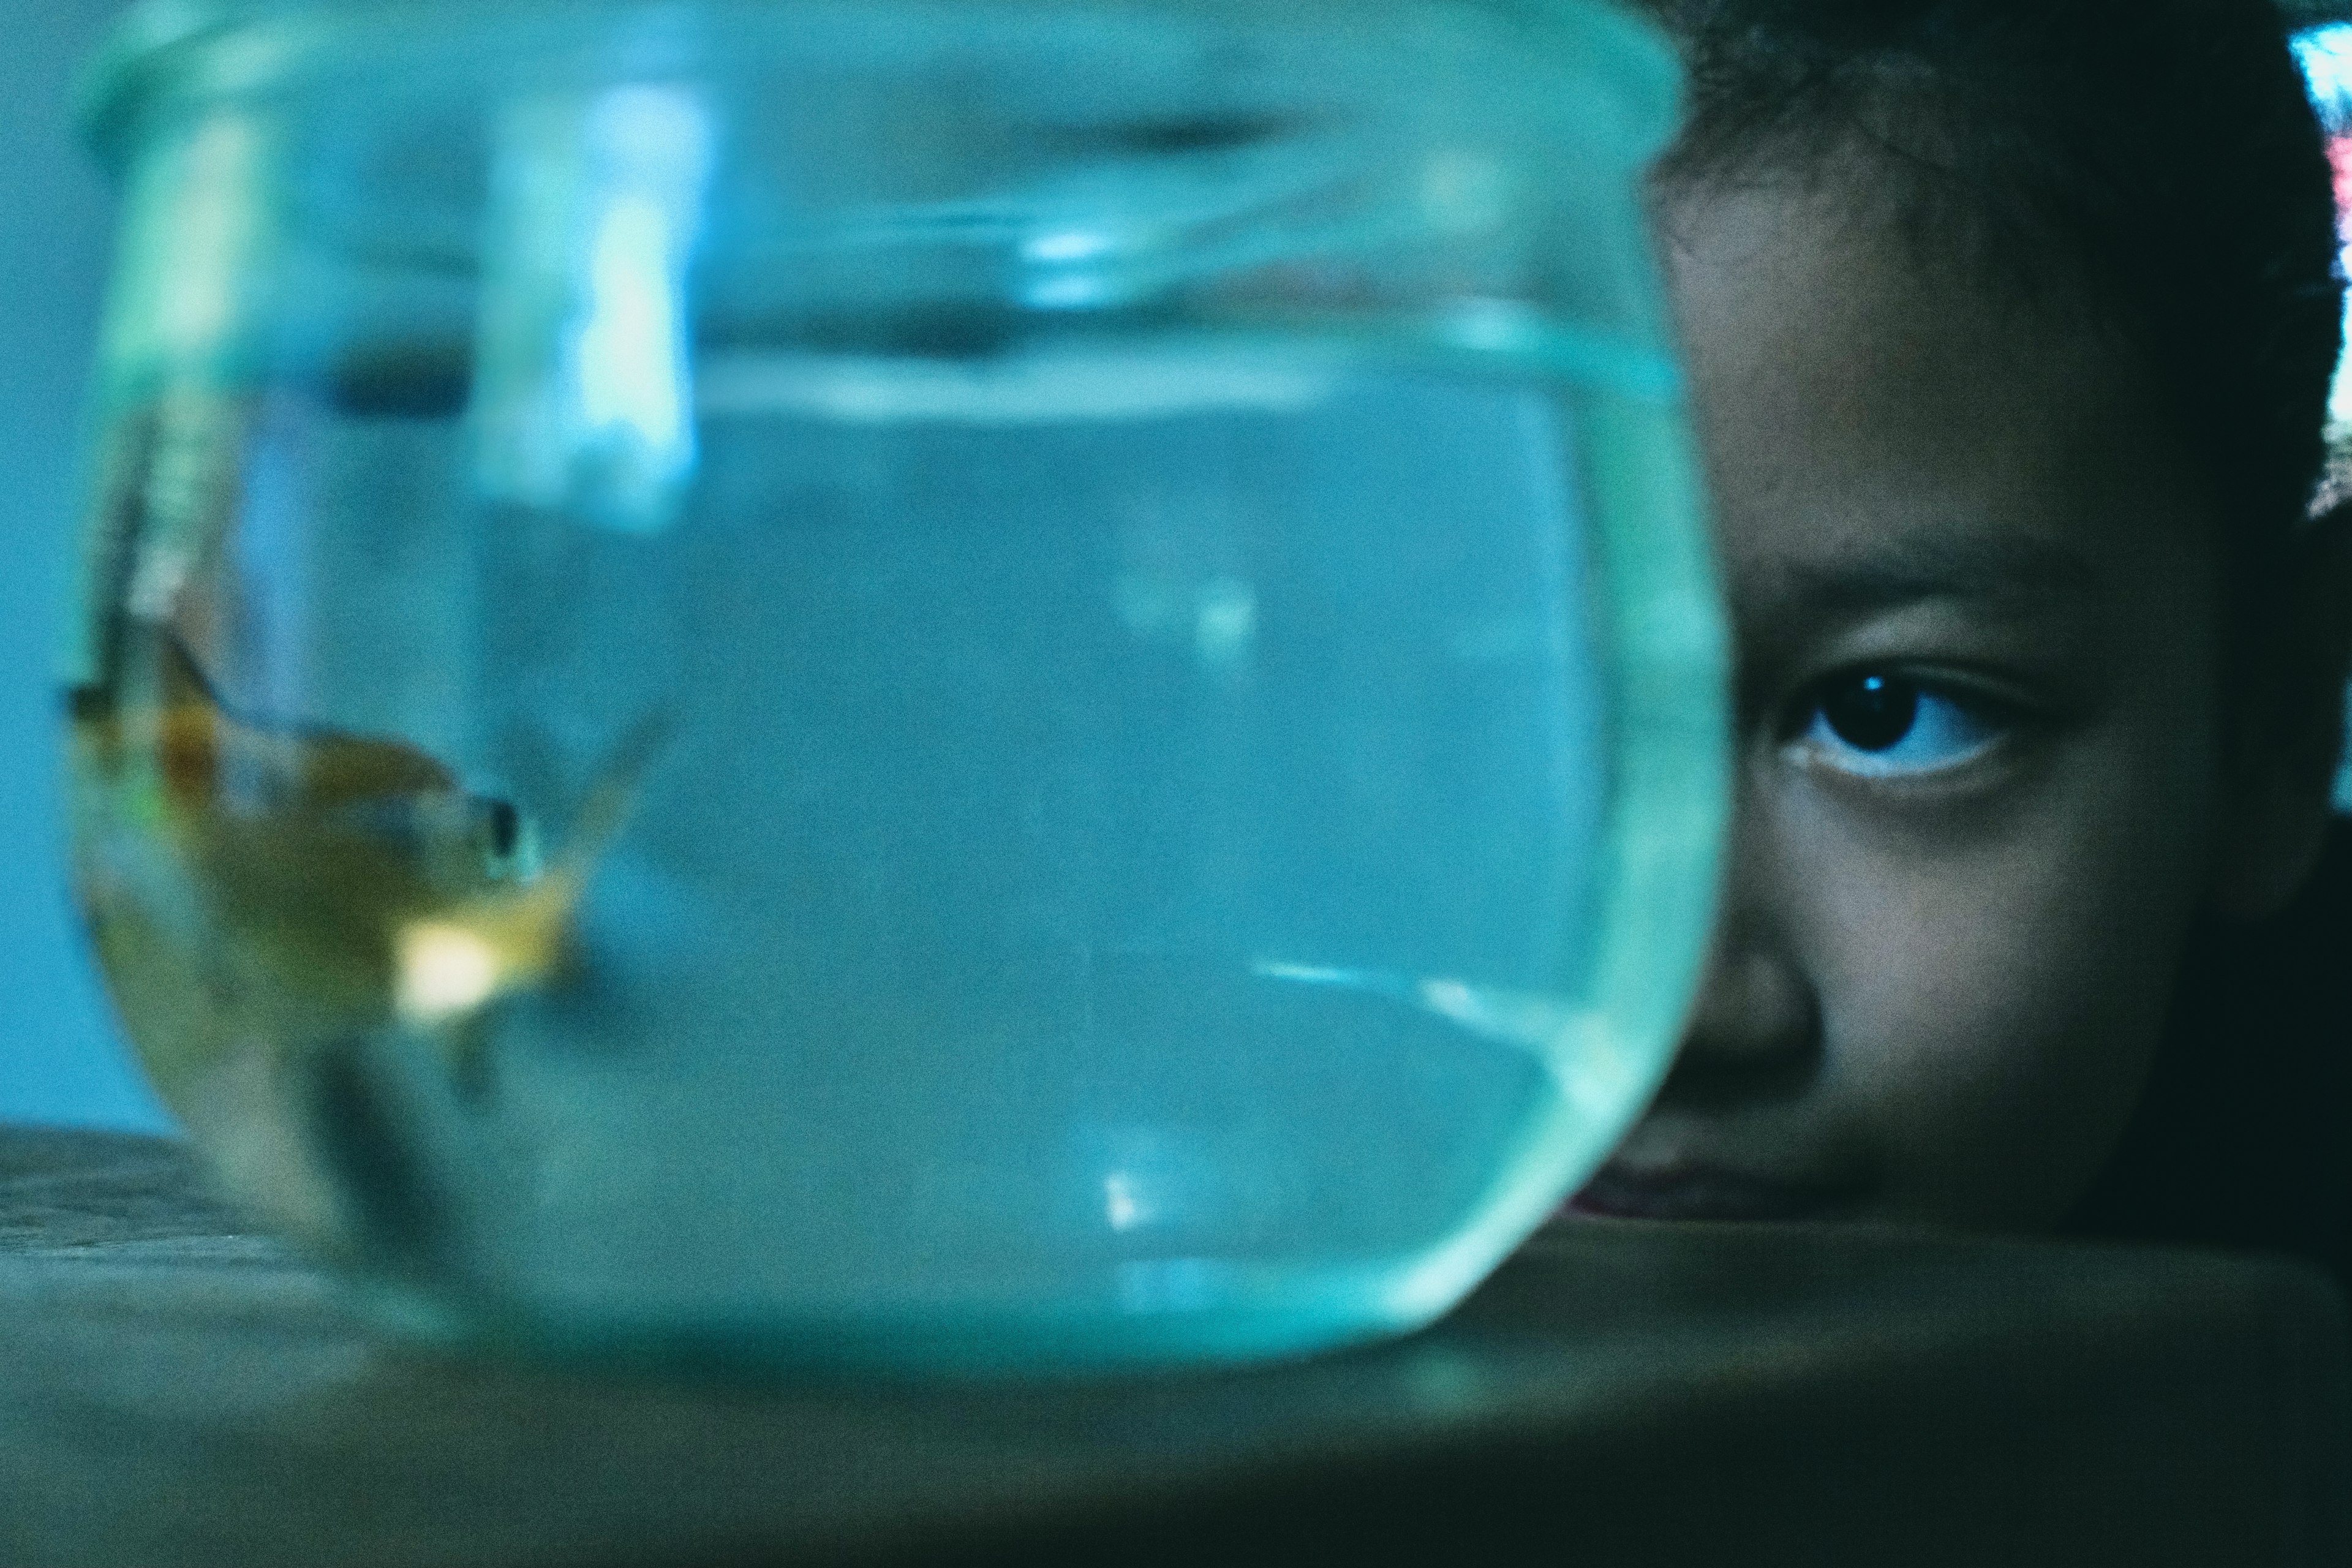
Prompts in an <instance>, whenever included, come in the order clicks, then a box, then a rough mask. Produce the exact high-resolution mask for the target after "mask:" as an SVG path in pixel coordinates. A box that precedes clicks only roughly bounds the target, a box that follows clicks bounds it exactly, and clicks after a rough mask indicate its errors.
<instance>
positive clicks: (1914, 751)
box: [1798, 670, 2009, 777]
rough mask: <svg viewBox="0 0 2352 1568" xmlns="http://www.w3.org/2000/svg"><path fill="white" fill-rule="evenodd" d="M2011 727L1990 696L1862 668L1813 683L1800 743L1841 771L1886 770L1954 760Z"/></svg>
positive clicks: (1875, 773)
mask: <svg viewBox="0 0 2352 1568" xmlns="http://www.w3.org/2000/svg"><path fill="white" fill-rule="evenodd" d="M2008 730H2009V726H2008V725H2007V724H2006V723H2004V722H2003V721H2002V720H2001V719H2000V715H1999V714H1998V713H1996V712H1995V711H1993V710H1992V708H1991V705H1990V704H1989V703H1986V702H1982V701H1977V700H1969V699H1968V698H1963V697H1958V696H1955V695H1954V694H1952V693H1950V692H1948V691H1945V690H1941V689H1937V688H1936V687H1934V686H1930V685H1928V684H1927V683H1925V682H1922V681H1918V680H1914V679H1906V678H1905V677H1903V676H1899V675H1887V674H1885V673H1882V672H1876V671H1869V670H1864V671H1858V672H1855V673H1853V674H1850V675H1841V676H1836V677H1833V678H1832V679H1830V680H1828V681H1826V682H1824V683H1823V684H1822V685H1821V686H1820V687H1818V688H1816V689H1815V690H1814V693H1813V698H1812V703H1811V708H1810V710H1808V711H1807V712H1806V713H1805V715H1804V727H1803V729H1802V731H1801V733H1800V735H1799V736H1798V744H1800V745H1801V746H1804V747H1806V748H1807V749H1809V750H1810V751H1811V752H1814V753H1815V755H1816V757H1817V758H1818V759H1819V760H1820V761H1822V762H1824V763H1827V764H1828V765H1830V766H1831V767H1833V768H1837V769H1840V770H1842V771H1843V772H1845V773H1860V774H1864V775H1866V776H1869V777H1885V776H1888V775H1892V774H1901V773H1934V772H1937V770H1939V769H1943V768H1951V767H1958V765H1959V764H1960V763H1965V762H1968V761H1969V760H1971V759H1972V758H1974V757H1976V756H1977V755H1978V754H1979V753H1980V752H1983V751H1985V750H1986V749H1987V748H1988V747H1990V746H1991V745H1992V744H1993V743H1994V742H1997V741H1999V740H2000V738H2001V737H2002V736H2003V735H2004V734H2006V733H2007V732H2008Z"/></svg>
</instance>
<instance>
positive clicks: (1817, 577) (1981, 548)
mask: <svg viewBox="0 0 2352 1568" xmlns="http://www.w3.org/2000/svg"><path fill="white" fill-rule="evenodd" d="M1766 581H1767V584H1768V585H1769V589H1770V592H1771V596H1772V598H1773V599H1774V600H1775V601H1776V602H1778V603H1780V604H1782V605H1788V606H1790V607H1792V608H1801V609H1803V610H1805V611H1808V612H1811V613H1813V614H1820V615H1857V614H1864V613H1867V612H1869V611H1874V610H1885V609H1892V608H1894V607H1895V606H1897V605H1911V604H1917V603H1919V602H1921V601H1923V600H1930V599H1965V600H1974V601H1979V602H1986V603H1992V604H1999V605H2004V606H2008V607H2014V608H2018V609H2027V608H2032V607H2033V606H2034V605H2037V604H2038V603H2040V602H2043V601H2049V600H2064V599H2079V598H2082V597H2085V596H2087V595H2094V594H2096V593H2097V592H2098V591H2099V589H2100V587H2101V585H2102V578H2101V574H2100V573H2099V570H2098V568H2097V567H2096V566H2095V565H2094V564H2093V563H2092V562H2091V560H2090V558H2089V557H2088V556H2086V555H2084V554H2083V553H2082V552H2079V551H2077V550H2074V549H2073V548H2071V547H2069V546H2067V545H2063V544H2058V543H2054V542H2051V541H2048V540H2042V539H2032V538H2020V537H2008V538H2000V539H1989V538H1986V537H1984V536H1983V535H1981V534H1969V533H1964V532H1958V531H1955V532H1950V533H1937V532H1919V533H1914V534H1910V535H1906V536H1905V537H1903V538H1900V539H1892V540H1882V541H1874V542H1872V544H1871V545H1870V546H1869V547H1868V548H1867V549H1865V550H1862V551H1857V552H1853V553H1851V554H1847V555H1842V556H1837V557H1834V558H1830V559H1824V560H1820V561H1802V560H1800V561H1786V562H1781V563H1776V564H1775V566H1774V568H1773V570H1772V571H1771V573H1770V574H1769V577H1768V578H1767V579H1766Z"/></svg>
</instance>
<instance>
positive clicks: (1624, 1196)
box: [1560, 1165, 1861, 1220]
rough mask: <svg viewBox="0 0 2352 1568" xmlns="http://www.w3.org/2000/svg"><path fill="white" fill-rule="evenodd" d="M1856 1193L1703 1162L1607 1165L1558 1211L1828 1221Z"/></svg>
mask: <svg viewBox="0 0 2352 1568" xmlns="http://www.w3.org/2000/svg"><path fill="white" fill-rule="evenodd" d="M1860 1196H1861V1191H1860V1188H1859V1186H1858V1185H1857V1184H1853V1183H1848V1182H1832V1181H1793V1182H1792V1181H1783V1180H1780V1179H1776V1178H1772V1177H1766V1176H1755V1175H1748V1174H1746V1173H1740V1172H1736V1171H1726V1170H1720V1169H1717V1168H1715V1167H1712V1166H1704V1165H1679V1166H1673V1167H1669V1168H1666V1169H1664V1170H1657V1171H1635V1170H1628V1169H1625V1168H1623V1167H1622V1166H1618V1165H1608V1166H1604V1167H1603V1168H1602V1169H1601V1172H1600V1173H1598V1174H1597V1175H1595V1176H1594V1177H1593V1178H1592V1179H1591V1181H1590V1182H1587V1183H1586V1184H1584V1186H1583V1188H1582V1190H1580V1191H1579V1192H1578V1193H1577V1194H1576V1195H1575V1196H1573V1197H1571V1198H1570V1199H1569V1200H1568V1202H1567V1203H1566V1204H1565V1205H1562V1206H1561V1209H1560V1213H1561V1215H1562V1217H1568V1216H1570V1215H1601V1216H1604V1217H1607V1218H1611V1219H1716V1220H1742V1219H1751V1220H1752V1219H1829V1218H1833V1217H1835V1216H1836V1215H1838V1214H1839V1213H1840V1212H1842V1211H1843V1210H1847V1209H1850V1208H1851V1207H1853V1204H1854V1202H1855V1200H1856V1199H1858V1198H1859V1197H1860Z"/></svg>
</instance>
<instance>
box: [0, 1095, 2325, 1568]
mask: <svg viewBox="0 0 2352 1568" xmlns="http://www.w3.org/2000/svg"><path fill="white" fill-rule="evenodd" d="M2347 1481H2352V1399H2348V1398H2347V1327H2346V1321H2345V1312H2344V1309H2343V1303H2342V1302H2341V1300H2339V1298H2338V1297H2337V1295H2336V1292H2335V1291H2334V1289H2332V1288H2331V1287H2330V1286H2328V1285H2327V1284H2326V1283H2325V1282H2324V1281H2323V1280H2321V1279H2319V1278H2318V1277H2317V1276H2315V1275H2314V1274H2311V1273H2308V1272H2306V1271H2305V1270H2303V1269H2301V1268H2296V1267H2294V1266H2292V1265H2289V1264H2284V1263H2278V1262H2271V1261H2266V1260H2260V1259H2252V1260H2249V1259H2230V1258H2217V1257H2210V1256H2206V1255H2201V1254H2196V1253H2188V1252H2160V1251H2146V1250H2130V1249H2122V1248H2098V1247H2066V1246H2057V1245H2043V1244H2034V1243H2021V1242H1991V1241H1970V1240H1956V1239H1949V1238H1939V1237H1915V1236H1904V1235H1898V1234H1894V1233H1877V1234H1871V1233H1860V1232H1841V1231H1837V1230H1833V1229H1830V1228H1825V1227H1807V1226H1696V1227H1685V1226H1615V1225H1611V1226H1589V1227H1579V1228H1578V1229H1577V1230H1576V1231H1574V1232H1572V1233H1570V1234H1568V1235H1565V1236H1560V1237H1550V1238H1548V1239H1544V1240H1541V1241H1539V1242H1538V1243H1537V1244H1536V1245H1534V1246H1533V1247H1529V1248H1528V1250H1527V1251H1526V1252H1525V1253H1523V1254H1522V1255H1521V1256H1520V1257H1519V1258H1517V1260H1515V1261H1514V1262H1513V1263H1511V1264H1510V1265H1509V1266H1508V1267H1507V1268H1505V1269H1504V1270H1503V1271H1502V1272H1501V1273H1500V1274H1499V1275H1497V1276H1496V1279H1494V1280H1493V1281H1491V1282H1490V1283H1489V1284H1488V1285H1487V1286H1486V1289H1483V1290H1482V1291H1481V1292H1479V1293H1478V1294H1477V1295H1476V1296H1475V1297H1474V1298H1473V1299H1472V1300H1470V1302H1469V1303H1468V1304H1467V1305H1466V1306H1465V1307H1464V1308H1463V1309H1462V1310H1460V1311H1458V1312H1456V1313H1455V1314H1454V1316H1453V1317H1452V1318H1450V1319H1449V1320H1447V1321H1445V1322H1444V1323H1443V1324H1441V1325H1440V1326H1439V1327H1438V1328H1436V1329H1435V1330H1433V1331H1430V1332H1428V1333H1425V1334H1423V1335H1421V1336H1419V1337H1417V1338H1415V1339H1412V1340H1409V1341H1406V1342H1401V1343H1397V1344H1391V1345H1387V1346H1382V1347H1380V1348H1377V1349H1373V1350H1368V1351H1359V1352H1349V1353H1346V1354H1342V1355H1338V1356H1333V1357H1328V1358H1326V1359H1323V1360H1319V1361H1311V1362H1307V1363H1300V1364H1296V1365H1290V1366H1283V1367H1276V1368H1272V1369H1263V1370H1258V1371H1254V1372H1247V1373H1213V1374H1192V1375H1186V1376H1162V1377H1154V1378H1145V1379H1130V1380H1125V1381H1114V1382H1100V1383H1092V1384H1072V1385H1062V1386H1043V1387H1040V1386H999V1387H993V1388H991V1387H940V1386H919V1385H909V1384H898V1385H888V1384H883V1385H872V1384H849V1383H839V1382H836V1383H831V1384H819V1383H803V1384H768V1385H765V1386H730V1385H725V1384H716V1383H701V1384H697V1383H692V1382H677V1381H663V1380H660V1379H657V1378H654V1377H650V1376H644V1375H623V1374H615V1373H604V1374H597V1373H588V1372H582V1371H578V1370H567V1369H562V1368H553V1367H547V1366H526V1365H511V1364H502V1363H494V1362H469V1361H465V1360H460V1359H454V1358H451V1357H449V1356H447V1355H446V1354H438V1353H435V1352H426V1351H423V1350H420V1349H416V1348H414V1347H409V1346H405V1345H400V1344H394V1343H387V1342H382V1341H380V1340H379V1339H377V1338H375V1337H373V1336H372V1335H371V1334H370V1333H369V1332H368V1331H365V1330H363V1329H362V1327H361V1326H359V1325H358V1324H357V1323H355V1322H354V1321H352V1318H351V1317H350V1316H349V1315H348V1314H347V1313H346V1312H345V1311H344V1310H343V1309H342V1308H341V1305H340V1303H339V1300H338V1297H337V1295H336V1292H335V1289H334V1288H333V1286H332V1284H331V1282H330V1281H328V1280H327V1279H322V1278H321V1277H320V1275H318V1274H317V1273H315V1272H314V1271H312V1270H311V1269H310V1268H306V1267H304V1266H303V1265H302V1264H300V1263H299V1262H297V1261H295V1260H294V1259H292V1258H289V1257H288V1256H287V1255H285V1254H284V1253H283V1252H281V1251H280V1250H279V1249H278V1248H277V1247H275V1246H273V1245H271V1244H270V1243H268V1242H267V1241H265V1240H262V1239H259V1238H257V1237H253V1236H250V1235H248V1234H247V1233H245V1232H244V1231H243V1230H242V1229H241V1228H240V1227H239V1226H238V1225H237V1223H236V1220H235V1218H234V1217H233V1216H232V1215H229V1214H228V1213H227V1212H226V1211H225V1210H223V1209H222V1208H220V1207H218V1206H216V1205H215V1204H213V1203H212V1202H211V1201H210V1200H209V1199H208V1198H207V1197H206V1196H205V1194H204V1191H203V1188H202V1185H201V1183H200V1181H199V1179H198V1177H197V1175H196V1173H195V1171H194V1167H193V1166H192V1164H191V1163H190V1162H189V1160H188V1159H187V1157H186V1156H185V1155H184V1152H182V1150H181V1149H180V1148H179V1147H178V1146H176V1145H174V1144H172V1143H169V1142H161V1141H156V1140H150V1139H141V1138H131V1137H123V1136H116V1135H108V1134H94V1133H69V1132H60V1131H37V1130H30V1129H16V1130H5V1129H0V1564H5V1565H7V1568H18V1565H24V1568H148V1565H153V1568H182V1565H198V1564H201V1565H204V1568H212V1565H214V1564H235V1565H237V1568H279V1565H281V1564H282V1565H285V1568H298V1565H299V1568H343V1565H345V1564H351V1565H360V1564H365V1565H367V1568H407V1565H410V1564H419V1565H423V1564H434V1565H440V1564H473V1565H483V1568H488V1565H499V1568H508V1565H522V1564H530V1565H531V1568H623V1565H646V1568H672V1565H677V1568H727V1565H741V1568H751V1565H754V1564H766V1563H957V1564H980V1563H1008V1564H1010V1563H1021V1564H1033V1563H1118V1564H1129V1563H1236V1562H1240V1563H1251V1562H1268V1563H1277V1562H1278V1563H1321V1562H1332V1563H1339V1562H1345V1563H1349V1564H1361V1563H1456V1562H1473V1563H1475V1562H1486V1561H1502V1560H1505V1559H1506V1554H1508V1555H1509V1556H1512V1557H1521V1556H1524V1557H1526V1558H1527V1559H1528V1560H1531V1561H1536V1562H1542V1563H1611V1564H1615V1563H1738V1564H1741V1565H1742V1568H1746V1565H1748V1564H1756V1563H1900V1564H1904V1565H1906V1568H1913V1565H1918V1564H1936V1563H1968V1564H1996V1563H1997V1564H2003V1565H2006V1564H2028V1563H2052V1564H2062V1563H2063V1564H2070V1565H2072V1564H2084V1563H2133V1564H2140V1565H2144V1564H2168V1563H2182V1564H2197V1565H2200V1568H2210V1565H2213V1564H2226V1563H2345V1562H2352V1487H2347Z"/></svg>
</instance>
